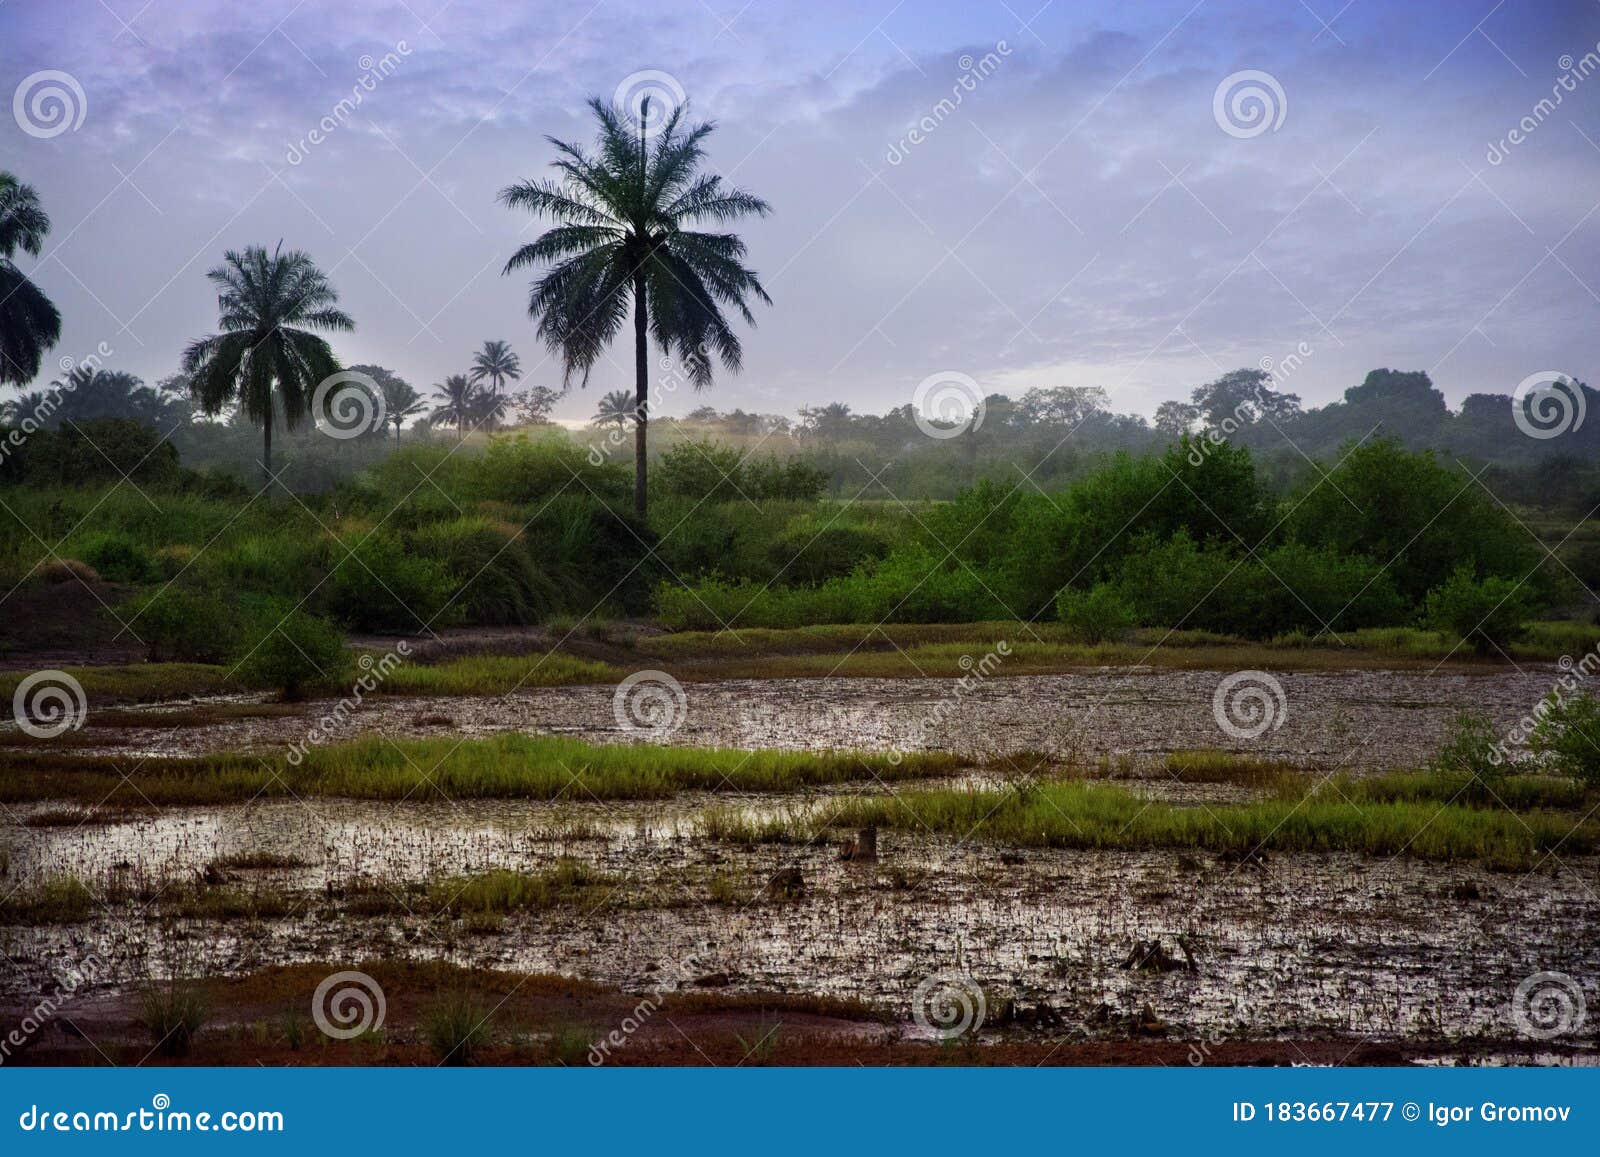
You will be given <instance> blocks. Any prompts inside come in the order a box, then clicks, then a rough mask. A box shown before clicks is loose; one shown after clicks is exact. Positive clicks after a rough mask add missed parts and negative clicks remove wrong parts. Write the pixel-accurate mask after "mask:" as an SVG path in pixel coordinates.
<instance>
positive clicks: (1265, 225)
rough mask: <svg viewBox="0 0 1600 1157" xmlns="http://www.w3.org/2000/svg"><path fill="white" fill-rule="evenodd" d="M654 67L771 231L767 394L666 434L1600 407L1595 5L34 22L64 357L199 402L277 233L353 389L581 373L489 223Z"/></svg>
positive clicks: (255, 0)
mask: <svg viewBox="0 0 1600 1157" xmlns="http://www.w3.org/2000/svg"><path fill="white" fill-rule="evenodd" d="M1041 3H1043V7H1042V8H1041V7H1040V4H1041ZM1586 54H1595V55H1590V56H1589V57H1588V61H1587V63H1586V62H1585V60H1584V58H1585V55H1586ZM386 57H387V58H388V59H387V62H385V58H386ZM1591 70H1593V72H1592V74H1590V75H1587V76H1585V77H1581V78H1580V74H1582V73H1590V72H1591ZM375 72H385V73H387V75H384V76H382V77H381V78H378V79H376V80H375V81H374V80H373V79H372V77H373V75H374V73H375ZM39 73H59V74H65V76H64V77H62V76H57V75H45V76H42V77H41V76H38V75H36V74H39ZM640 73H648V74H664V75H652V76H647V77H646V78H645V79H644V80H643V81H640V80H638V79H635V80H634V82H633V83H634V85H635V86H637V85H638V84H640V83H645V84H649V85H653V86H654V87H655V89H656V91H657V92H658V95H659V94H661V93H672V92H674V91H675V90H681V91H682V92H683V93H685V94H686V95H687V98H688V99H689V101H690V104H691V109H692V111H693V112H694V113H695V114H696V115H697V116H703V117H707V118H712V119H715V120H716V121H717V122H718V125H719V128H718V131H717V133H716V134H715V136H714V137H713V138H712V140H711V147H710V152H711V157H710V159H711V163H712V165H713V166H714V167H715V168H716V169H718V170H719V171H721V172H723V173H724V174H726V175H727V176H728V177H729V178H730V179H731V180H733V181H734V182H735V183H737V184H739V185H742V186H744V187H746V188H748V189H750V190H752V191H754V192H757V193H759V194H761V195H763V196H765V197H766V198H767V199H768V200H769V201H771V203H772V205H773V209H774V212H773V215H772V216H771V217H770V218H768V219H766V220H764V221H758V222H752V223H750V224H748V225H747V226H746V227H745V228H744V230H743V232H744V235H745V237H746V240H747V241H748V243H749V246H750V251H751V258H750V260H751V264H752V265H754V266H755V267H756V268H757V270H758V271H759V272H760V273H761V274H762V275H763V277H764V279H765V281H766V284H767V286H768V288H769V290H770V291H771V293H772V297H773V299H774V305H773V307H772V308H771V309H766V310H762V312H761V314H760V317H759V319H758V320H759V328H757V329H756V330H755V331H753V332H751V333H749V334H748V337H747V342H746V366H745V371H744V373H743V374H742V375H740V376H739V377H737V378H723V379H721V380H719V382H718V384H717V386H716V387H715V388H714V392H713V393H712V394H710V395H707V396H705V397H704V398H695V397H693V396H692V395H689V394H687V393H684V394H680V395H678V396H675V397H673V398H672V399H670V400H667V401H666V402H665V404H664V405H662V406H661V408H660V409H661V411H662V412H666V413H681V412H683V411H685V410H687V409H689V408H691V407H692V406H693V405H695V404H699V403H700V402H705V401H709V402H711V403H713V404H715V405H717V406H718V407H719V408H732V407H733V406H743V407H745V408H753V409H760V410H765V411H777V412H785V413H792V412H793V411H794V410H795V409H796V408H797V407H799V406H800V405H804V404H807V403H812V402H823V401H831V400H840V399H842V400H845V401H848V402H849V403H850V404H851V405H852V406H853V407H855V408H856V409H857V410H866V411H881V410H883V409H886V408H888V407H890V406H894V405H899V404H902V403H904V402H906V401H908V400H909V399H910V396H911V393H912V390H913V389H914V388H915V386H916V384H917V383H918V382H920V381H921V380H923V379H924V378H926V377H928V376H929V375H930V374H933V373H936V372H940V371H956V372H961V373H966V374H969V375H971V376H972V377H974V378H976V379H977V380H978V381H979V382H980V383H981V384H982V385H983V386H984V387H986V388H988V389H990V390H994V391H1000V392H1011V393H1018V392H1020V391H1022V390H1024V389H1026V388H1028V387H1029V386H1054V385H1083V386H1087V385H1099V386H1104V387H1105V388H1106V389H1107V390H1109V391H1110V392H1111V394H1112V398H1113V404H1114V405H1115V406H1116V407H1117V408H1119V409H1125V410H1134V411H1138V412H1143V413H1146V414H1148V413H1150V412H1152V411H1153V410H1154V408H1155V406H1156V405H1157V404H1158V403H1159V402H1160V401H1161V400H1163V399H1165V398H1170V397H1176V396H1181V395H1185V394H1187V392H1188V390H1189V389H1190V388H1192V387H1193V386H1194V385H1196V384H1198V383H1200V382H1202V381H1205V380H1207V379H1209V378H1212V377H1215V376H1216V375H1217V374H1218V373H1220V372H1222V371H1224V370H1228V369H1232V368H1236V367H1238V366H1243V365H1257V364H1262V363H1263V361H1264V359H1271V361H1272V362H1273V363H1276V362H1278V361H1280V360H1281V359H1283V358H1284V357H1286V356H1288V355H1290V354H1292V353H1295V352H1296V351H1297V350H1299V351H1300V352H1301V355H1302V357H1301V361H1302V363H1303V364H1301V365H1299V366H1298V368H1296V369H1295V370H1294V372H1293V374H1292V375H1291V376H1290V377H1289V379H1288V381H1286V383H1285V388H1289V389H1293V390H1295V391H1296V392H1298V393H1300V394H1301V395H1302V397H1304V398H1305V400H1306V401H1307V402H1308V403H1320V402H1324V401H1327V400H1329V399H1332V398H1335V397H1337V396H1338V395H1339V393H1340V392H1341V391H1342V390H1343V389H1344V387H1346V386H1348V385H1350V384H1352V383H1354V382H1356V381H1358V380H1359V379H1360V377H1361V376H1362V374H1364V373H1365V371H1366V370H1368V369H1370V368H1373V367H1376V366H1391V367H1394V368H1399V369H1424V370H1427V371H1429V372H1430V373H1431V374H1432V375H1433V377H1434V380H1435V381H1436V383H1438V384H1439V385H1440V387H1441V388H1442V389H1443V390H1444V391H1445V394H1446V396H1447V397H1448V398H1450V399H1451V400H1452V401H1458V400H1459V399H1460V398H1462V397H1463V396H1465V395H1466V394H1468V393H1471V392H1475V391H1483V390H1495V391H1509V390H1510V389H1511V388H1512V387H1513V386H1514V385H1515V384H1516V383H1517V382H1518V381H1520V380H1521V379H1522V378H1524V377H1526V376H1527V375H1529V374H1532V373H1535V372H1539V371H1545V370H1560V371H1563V372H1567V373H1572V374H1575V375H1577V376H1579V377H1582V378H1584V379H1585V380H1588V381H1591V382H1593V381H1595V380H1596V379H1597V378H1600V372H1597V371H1600V367H1597V366H1596V364H1595V363H1596V354H1597V350H1600V326H1597V325H1596V318H1597V316H1600V315H1597V309H1600V181H1597V180H1596V179H1595V178H1596V176H1597V175H1600V2H1597V0H1500V2H1498V3H1497V2H1496V0H1432V2H1429V0H1413V2H1405V3H1402V2H1398V0H1394V2H1380V0H1348V2H1347V0H1305V2H1303V3H1302V2H1299V0H1271V2H1267V3H1243V2H1223V0H1198V2H1196V0H1116V2H1115V3H1089V2H1082V0H1080V2H1075V3H1067V2H1066V0H1056V2H1054V3H1044V0H950V2H940V3H932V2H926V0H920V2H919V0H902V2H901V3H895V2H894V0H877V2H860V0H857V2H851V3H846V2H843V0H802V2H792V3H790V2H780V0H672V2H663V3H652V4H639V3H631V4H629V3H623V2H621V0H575V2H572V3H559V4H558V3H544V2H540V0H516V2H514V3H513V2H509V0H298V2H297V0H252V2H250V3H239V2H237V0H148V2H146V0H0V86H3V90H4V92H5V93H11V94H12V95H13V101H12V112H13V115H12V116H11V117H0V168H4V169H8V170H11V171H13V172H15V173H16V174H17V175H18V176H19V177H20V178H21V179H22V180H24V181H26V182H28V183H30V184H32V185H33V186H34V187H35V188H36V189H37V190H38V191H39V193H40V195H41V197H42V198H43V201H44V204H45V207H46V209H47V210H48V212H49V213H50V215H51V217H52V219H53V222H54V230H53V232H52V234H51V237H50V238H49V241H48V244H47V249H46V253H45V255H44V256H43V257H42V258H41V259H40V260H38V261H37V262H35V261H33V260H32V259H29V258H24V259H23V265H24V268H26V269H29V270H31V271H32V273H33V275H34V276H35V277H36V279H37V280H38V282H39V283H40V284H41V285H42V286H43V287H44V288H45V289H46V291H47V292H48V293H49V294H50V295H51V296H52V297H53V298H54V300H55V301H56V302H57V304H58V305H59V306H60V308H61V311H62V313H63V315H64V317H65V324H64V327H63V335H62V343H61V346H60V348H58V349H57V350H56V351H55V353H54V355H53V357H52V358H51V360H50V361H49V363H48V364H49V365H51V366H52V368H53V367H54V366H55V364H56V361H57V360H58V359H59V358H60V357H63V356H65V357H74V358H81V357H83V356H85V355H87V354H89V353H92V352H94V351H95V350H96V349H97V347H99V346H101V344H102V343H104V345H105V346H106V347H107V348H108V349H109V350H110V351H111V353H110V356H109V357H108V358H107V359H106V361H107V363H108V364H110V365H112V366H113V367H116V368H125V369H128V370H131V371H133V372H135V373H138V374H140V375H142V376H144V377H146V378H148V379H152V380H153V379H155V378H158V377H161V376H163V375H165V374H168V373H171V372H172V371H173V370H174V369H175V368H176V366H177V362H178V358H179V355H180V352H181V349H182V347H183V345H184V343H185V342H186V341H188V340H190V339H192V338H195V337H197V336H201V335H203V334H205V333H208V332H210V331H211V329H212V327H213V326H214V324H215V317H216V309H215V294H214V292H213V290H212V289H211V287H210V285H209V283H208V282H207V280H206V278H205V272H206V270H207V269H208V268H210V267H211V266H213V265H215V264H216V263H217V261H218V260H219V259H220V257H221V255H222V253H223V252H224V250H226V249H228V248H237V247H242V246H244V245H247V244H252V243H264V244H268V245H270V244H273V243H275V242H276V241H278V239H280V238H282V239H283V240H284V241H285V243H286V244H287V245H289V246H292V247H297V248H301V249H305V250H307V251H309V252H310V253H311V254H312V255H313V257H314V258H315V259H316V260H317V261H318V262H319V264H321V266H322V267H323V268H324V269H325V270H327V271H329V273H330V274H331V277H332V280H333V282H334V284H335V286H336V287H337V288H338V290H339V292H340V296H341V299H342V303H343V304H344V306H345V307H346V308H347V310H348V311H349V312H350V313H351V314H352V315H353V316H354V317H355V319H356V321H357V324H358V328H357V331H356V332H355V333H354V334H351V335H348V336H344V337H340V338H339V340H338V343H337V348H338V350H339V353H340V354H341V356H342V357H343V358H344V359H345V361H346V362H351V363H353V362H377V363H380V364H383V365H386V366H389V367H391V368H393V369H395V370H396V371H398V372H399V373H401V374H402V375H403V376H405V377H407V378H408V379H410V380H411V381H412V382H413V383H414V384H416V385H418V386H419V387H426V386H430V385H432V384H433V383H434V382H437V381H438V380H440V379H441V378H442V377H443V376H444V375H445V374H447V373H450V372H454V371H457V370H460V369H461V368H463V367H464V366H465V365H466V363H467V361H468V359H469V357H470V354H471V351H472V350H473V349H475V348H476V347H477V346H479V345H480V344H481V343H482V341H483V340H484V339H486V338H505V339H507V340H509V341H511V342H512V344H513V346H514V347H516V348H517V349H518V350H519V352H520V353H521V354H522V356H523V364H524V366H525V367H526V368H527V369H528V370H529V373H528V375H527V377H526V379H525V383H524V384H530V383H531V384H547V385H558V384H559V370H558V368H557V367H556V364H555V363H554V362H553V361H551V360H547V356H546V354H545V353H544V351H543V350H542V349H541V348H540V347H539V345H538V342H537V339H536V338H535V335H534V330H533V326H532V323H531V322H530V321H529V320H528V318H527V316H526V313H525V301H526V292H527V278H526V276H524V275H522V274H520V273H519V274H517V275H513V276H511V277H504V276H502V275H501V272H500V271H501V267H502V266H503V264H504V262H505V260H506V258H507V257H508V256H509V255H510V253H511V252H512V251H513V250H514V249H515V248H516V246H517V245H518V244H520V243H521V242H523V241H525V240H527V239H529V238H530V237H531V236H533V235H534V231H535V230H536V229H537V228H538V225H537V224H536V223H534V222H532V221H530V220H529V219H527V218H525V217H521V216H519V215H517V214H514V213H512V212H510V211H508V210H506V209H504V208H503V207H501V206H499V205H498V204H497V203H496V199H495V196H496V193H497V191H498V190H499V189H501V188H502V187H504V186H505V185H507V184H509V183H511V182H512V181H515V180H518V179H522V178H527V177H533V176H541V175H544V171H545V170H546V168H547V166H548V163H549V161H550V158H551V155H552V151H551V149H550V147H549V145H548V144H547V143H546V142H545V140H544V136H545V134H553V135H555V136H558V137H562V138H567V139H578V140H586V139H588V138H589V137H590V136H591V128H590V125H589V123H588V121H587V119H586V118H587V114H586V112H585V110H584V107H583V102H584V100H585V99H586V98H587V97H589V96H591V95H598V96H602V97H605V98H606V99H611V98H612V95H613V94H614V93H615V92H616V91H617V90H618V87H619V85H622V84H624V82H625V81H627V80H628V78H630V77H636V74H640ZM1239 73H1249V74H1251V75H1247V76H1244V77H1239V76H1237V75H1236V74H1239ZM1261 74H1265V75H1261ZM363 77H367V78H368V84H369V86H370V91H368V90H367V89H366V88H363V87H362V80H363ZM1563 78H1565V83H1563ZM353 92H359V93H360V102H359V107H356V108H355V109H354V111H353V112H349V113H343V112H336V111H335V110H336V107H337V106H339V104H340V102H341V101H342V100H343V101H346V104H347V107H348V104H349V103H350V102H349V101H348V98H350V97H351V96H352V93H353ZM80 93H81V96H80V95H79V94H80ZM1555 94H1559V97H1560V100H1559V103H1557V101H1556V99H1555ZM55 95H61V96H64V98H65V101H66V105H67V107H66V108H65V109H63V107H62V105H61V103H60V102H59V101H55V100H53V99H51V98H52V97H53V96H55ZM1235 97H1237V98H1238V99H1237V100H1235V99H1234V98H1235ZM1257 97H1260V98H1261V99H1256V98H1257ZM1541 101H1545V102H1546V103H1545V104H1544V105H1543V106H1541V104H1540V102H1541ZM63 117H64V119H63ZM80 117H81V121H80ZM324 118H328V120H327V121H326V123H328V124H331V125H332V128H331V129H330V130H329V131H327V132H326V133H325V134H322V136H323V139H321V140H320V142H317V141H313V140H312V139H311V134H312V131H313V130H314V129H317V127H318V125H319V122H324ZM1525 118H1526V125H1527V126H1530V127H1531V131H1528V132H1526V133H1523V132H1522V130H1521V129H1518V126H1519V124H1522V123H1524V121H1525ZM1513 129H1518V135H1519V136H1520V137H1521V138H1522V139H1520V140H1519V141H1512V140H1510V139H1509V134H1510V133H1511V131H1512V130H1513ZM913 130H915V131H913ZM631 364H632V362H631V349H630V348H628V347H627V346H623V347H621V348H618V349H616V350H614V351H613V358H612V360H611V361H610V362H608V363H603V364H602V365H601V366H600V367H599V368H597V370H596V372H595V374H594V377H593V380H592V381H591V383H590V385H589V387H588V389H587V391H579V390H577V389H576V388H575V389H574V390H573V392H572V394H571V395H570V396H569V397H568V398H566V399H565V400H564V401H563V403H562V404H561V406H560V407H559V408H558V410H557V415H558V416H559V417H564V418H581V417H584V416H587V414H589V413H590V412H592V409H593V403H594V401H595V398H596V395H597V394H598V392H600V391H603V390H606V389H611V388H616V387H618V386H626V385H631Z"/></svg>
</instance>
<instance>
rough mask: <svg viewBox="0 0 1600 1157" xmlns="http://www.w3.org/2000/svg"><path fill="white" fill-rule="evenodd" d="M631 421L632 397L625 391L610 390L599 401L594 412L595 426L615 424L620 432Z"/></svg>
mask: <svg viewBox="0 0 1600 1157" xmlns="http://www.w3.org/2000/svg"><path fill="white" fill-rule="evenodd" d="M632 420H633V395H632V394H630V393H628V391H627V390H612V391H611V392H610V393H609V394H607V395H605V397H603V398H601V399H600V405H599V407H598V408H597V409H596V410H595V412H594V421H595V424H596V425H599V426H604V425H606V424H608V423H611V422H615V423H616V425H617V429H619V430H620V429H622V427H623V426H625V425H627V424H628V423H629V422H631V421H632Z"/></svg>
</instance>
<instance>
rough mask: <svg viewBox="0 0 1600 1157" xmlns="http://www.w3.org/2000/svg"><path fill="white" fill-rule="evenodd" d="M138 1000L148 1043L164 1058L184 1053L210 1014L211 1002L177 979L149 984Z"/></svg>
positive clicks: (179, 1055)
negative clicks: (148, 1034) (148, 1035)
mask: <svg viewBox="0 0 1600 1157" xmlns="http://www.w3.org/2000/svg"><path fill="white" fill-rule="evenodd" d="M139 1003H140V1007H141V1009H142V1011H143V1018H144V1024H145V1028H146V1029H147V1030H148V1031H149V1033H150V1043H151V1044H153V1045H154V1046H155V1050H156V1051H157V1052H159V1053H160V1054H161V1055H162V1056H164V1057H182V1056H187V1055H188V1054H189V1048H190V1046H191V1045H192V1044H193V1043H194V1038H195V1037H196V1036H197V1035H199V1032H200V1030H201V1029H202V1028H204V1027H205V1024H206V1021H207V1020H209V1019H210V1016H211V1008H210V1005H209V1003H208V1002H207V1001H206V999H205V997H204V996H203V995H202V994H201V993H200V991H199V990H198V989H196V988H195V987H193V986H192V985H189V984H185V983H183V982H182V981H178V980H169V981H167V982H165V983H164V984H156V983H152V984H150V985H149V986H148V987H146V988H145V990H144V992H143V993H142V994H141V995H140V1000H139Z"/></svg>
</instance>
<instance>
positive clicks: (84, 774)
mask: <svg viewBox="0 0 1600 1157" xmlns="http://www.w3.org/2000/svg"><path fill="white" fill-rule="evenodd" d="M8 763H9V765H10V770H9V774H8V775H6V776H4V777H0V801H4V802H7V803H22V802H28V801H38V800H77V801H83V802H90V803H96V804H99V805H100V806H103V807H104V806H109V807H116V806H123V807H138V806H143V805H150V804H153V805H158V806H169V805H175V806H181V805H185V804H212V803H227V802H232V801H236V800H244V799H251V798H253V797H254V796H256V795H257V794H261V795H267V796H277V795H284V794H287V793H289V792H293V793H294V794H295V795H299V796H307V795H315V796H347V797H350V798H356V799H393V800H400V799H413V800H421V799H429V798H437V797H439V796H443V797H445V798H450V799H472V798H477V799H484V798H502V799H540V800H558V799H566V800H593V799H599V800H612V799H665V798H668V797H670V796H673V795H676V794H677V793H679V792H684V791H707V792H778V791H798V790H801V789H803V788H807V787H821V786H826V785H829V784H836V783H845V782H849V781H852V780H862V779H868V778H874V777H875V778H877V779H881V780H883V781H885V782H888V781H893V780H905V779H912V778H919V777H927V776H938V775H953V774H955V773H956V772H957V771H959V770H960V769H961V767H962V763H961V761H960V760H958V759H957V758H956V757H955V756H953V755H949V754H945V753H940V752H926V753H919V754H914V755H908V756H906V757H905V758H904V759H902V760H901V761H900V762H899V763H898V764H896V763H891V762H890V760H889V758H888V757H887V756H886V755H880V754H871V753H858V752H804V751H740V750H736V749H732V748H697V747H665V746H655V745H649V744H617V745H597V744H590V743H584V742H582V741H581V740H576V739H566V738H562V737H559V736H547V735H496V736H490V737H485V738H482V739H471V740H466V741H460V740H457V739H452V738H437V739H417V740H401V741H395V740H387V739H381V738H376V737H369V738H366V739H361V740H357V741H355V742H352V743H348V744H341V745H338V746H332V747H320V748H312V749H311V750H310V751H308V752H306V754H305V758H304V759H303V761H302V762H301V763H300V764H299V765H298V766H295V765H291V764H290V763H289V762H288V760H287V758H285V757H283V756H271V757H263V756H256V755H246V754H235V753H227V754H217V755H207V756H196V757H187V758H167V759H146V760H141V761H130V760H127V759H119V758H116V757H97V756H85V757H79V758H74V757H72V756H70V755H66V754H48V753H34V752H25V753H18V754H16V755H14V756H12V757H11V758H10V759H9V760H8Z"/></svg>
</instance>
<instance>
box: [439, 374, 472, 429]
mask: <svg viewBox="0 0 1600 1157" xmlns="http://www.w3.org/2000/svg"><path fill="white" fill-rule="evenodd" d="M433 396H434V397H436V398H438V399H440V401H439V404H438V405H436V406H434V408H433V414H432V417H433V420H434V421H436V422H454V423H455V426H456V438H457V440H460V439H461V438H462V437H463V436H464V435H463V433H462V431H463V430H464V429H465V427H466V424H467V422H468V421H470V420H471V419H472V418H473V415H474V412H475V410H476V408H477V404H478V387H476V386H474V385H473V384H472V382H471V381H469V380H468V378H467V375H466V374H451V375H450V376H449V377H448V378H446V379H445V380H444V381H443V382H441V383H440V384H439V385H437V386H434V387H433Z"/></svg>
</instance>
